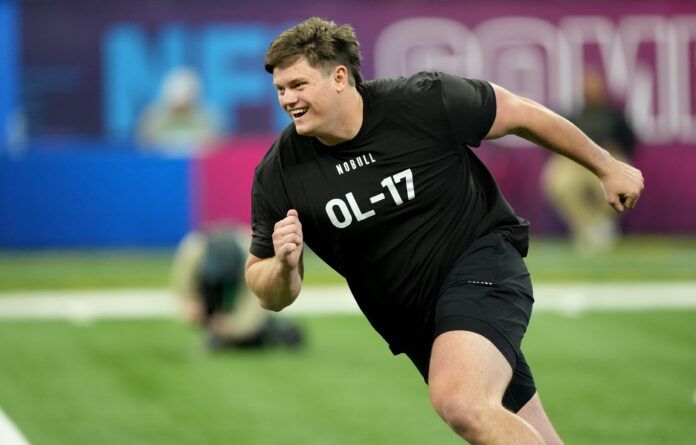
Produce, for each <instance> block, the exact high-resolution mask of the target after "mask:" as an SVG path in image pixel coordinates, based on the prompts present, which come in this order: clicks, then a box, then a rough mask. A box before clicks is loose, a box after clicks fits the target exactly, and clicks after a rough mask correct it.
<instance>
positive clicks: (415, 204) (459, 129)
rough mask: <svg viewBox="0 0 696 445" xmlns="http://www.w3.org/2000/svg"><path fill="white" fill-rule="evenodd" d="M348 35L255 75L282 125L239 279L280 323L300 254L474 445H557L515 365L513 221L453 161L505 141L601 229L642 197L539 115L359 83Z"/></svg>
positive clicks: (418, 89)
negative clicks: (581, 175)
mask: <svg viewBox="0 0 696 445" xmlns="http://www.w3.org/2000/svg"><path fill="white" fill-rule="evenodd" d="M358 47H359V43H358V40H357V39H356V36H355V33H354V31H353V29H352V27H350V26H349V25H341V26H338V25H336V24H335V23H334V22H330V21H325V20H322V19H319V18H316V17H315V18H310V19H308V20H306V21H305V22H303V23H301V24H299V25H297V26H295V27H293V28H291V29H289V30H287V31H285V32H283V33H282V34H281V35H280V36H278V37H277V38H276V39H275V40H274V41H273V42H272V43H271V45H270V48H269V50H268V52H267V54H266V60H265V63H266V70H267V71H268V72H269V73H272V74H273V84H274V86H275V87H276V89H277V91H278V99H279V101H280V105H281V106H282V107H283V109H284V110H286V112H287V113H288V115H289V116H290V117H291V119H292V124H291V125H289V126H288V127H287V128H286V129H285V130H284V131H283V133H282V134H281V135H280V137H279V138H278V140H277V141H276V142H275V143H274V144H273V146H272V147H271V149H270V150H269V152H268V153H267V155H266V156H265V158H264V159H263V160H262V161H261V162H260V164H259V165H258V167H257V169H256V173H255V178H254V185H253V203H252V210H253V239H252V244H251V249H250V251H251V255H250V256H249V258H248V260H247V265H246V279H247V283H248V285H249V287H250V288H251V289H252V290H253V291H254V293H256V294H257V296H258V297H259V299H260V302H261V305H262V306H263V307H265V308H267V309H270V310H273V311H279V310H281V309H283V308H284V307H286V306H288V305H289V304H291V303H292V302H293V301H294V300H295V298H296V297H297V296H298V294H299V293H300V289H301V286H302V276H303V265H302V251H303V246H304V243H307V245H308V246H310V247H311V248H312V250H313V251H314V252H316V254H317V255H319V256H320V257H321V258H322V259H323V260H324V261H325V262H326V263H328V264H329V265H330V266H331V267H332V268H334V269H335V270H336V271H338V272H339V273H340V274H341V275H342V276H343V277H345V279H346V281H347V283H348V285H349V287H350V289H351V291H352V293H353V295H354V297H355V299H356V301H357V303H358V305H359V306H360V308H361V309H362V311H363V313H364V314H365V316H366V317H367V319H368V320H369V321H370V323H371V324H372V326H373V327H374V328H375V329H376V330H377V331H378V332H379V333H380V334H381V335H382V337H383V338H384V339H385V340H386V341H387V343H388V344H389V347H390V349H391V350H392V352H393V353H394V354H399V353H405V354H407V356H408V357H409V358H410V359H411V360H412V361H413V362H414V364H415V366H416V367H417V368H418V370H419V371H420V372H421V374H422V375H423V378H424V379H425V381H426V382H427V383H428V388H429V394H430V398H431V400H432V403H433V406H434V408H435V410H436V411H437V413H438V414H439V415H440V416H441V417H442V418H443V419H444V420H445V421H446V422H447V423H448V424H449V425H450V426H451V428H452V429H453V430H454V431H455V432H456V433H457V434H459V435H460V436H461V437H463V438H464V439H466V440H468V441H469V442H471V443H473V444H504V443H505V444H508V443H509V444H543V443H546V444H559V443H562V442H561V439H560V438H559V437H558V435H557V434H556V432H555V430H554V428H553V426H552V425H551V423H550V421H549V420H548V417H547V416H546V414H545V412H544V409H543V408H542V404H541V400H540V398H539V396H538V394H537V391H536V388H535V385H534V380H533V378H532V374H531V371H530V369H529V366H528V365H527V363H526V361H525V358H524V355H523V354H522V352H521V350H520V345H521V342H522V337H523V336H524V333H525V331H526V328H527V325H528V322H529V318H530V315H531V311H532V303H533V298H532V288H531V281H530V278H529V273H528V272H527V269H526V267H525V264H524V261H523V259H522V258H523V257H524V256H525V255H526V254H527V247H528V233H529V224H528V223H527V221H525V220H524V219H522V218H520V217H518V216H516V215H515V213H514V211H513V210H512V208H511V207H510V205H509V204H508V203H507V202H506V201H505V199H504V198H503V196H502V195H501V193H500V191H499V189H498V187H497V185H496V183H495V181H494V179H493V177H492V176H491V174H490V173H489V172H488V170H487V169H486V168H485V167H484V165H483V164H482V163H481V161H480V160H479V159H478V158H477V157H476V156H475V155H474V153H473V152H472V151H471V149H470V148H469V147H477V146H479V144H480V143H481V141H482V140H483V139H495V138H499V137H502V136H504V135H507V134H516V135H518V136H521V137H523V138H525V139H528V140H531V141H533V142H535V143H537V144H539V145H541V146H543V147H546V148H548V149H550V150H552V151H554V152H556V153H559V154H562V155H564V156H566V157H569V158H571V159H573V160H575V161H576V162H578V163H580V164H582V165H583V166H585V167H586V168H587V169H589V170H590V171H592V172H593V173H594V174H595V175H596V176H597V177H598V178H599V180H600V181H601V183H602V185H603V187H604V190H605V194H606V199H607V201H608V202H609V204H610V205H611V206H612V207H614V208H615V209H616V210H617V211H619V212H623V211H624V209H627V208H632V207H633V206H634V205H635V203H636V201H637V199H638V197H639V196H640V193H641V191H642V189H643V179H642V176H641V173H640V171H638V170H636V169H635V168H633V167H630V166H629V165H626V164H624V163H621V162H619V161H618V160H616V159H614V158H613V157H612V156H611V155H610V154H609V153H608V152H607V151H606V150H604V149H602V148H600V147H599V146H597V145H596V144H595V143H593V142H592V141H591V140H590V139H589V138H588V137H587V136H585V135H584V134H583V133H582V132H581V131H580V130H578V129H577V128H576V127H575V126H573V125H572V124H571V123H570V122H568V121H567V120H565V119H564V118H562V117H560V116H559V115H557V114H555V113H553V112H551V111H549V110H548V109H546V108H544V107H543V106H541V105H539V104H537V103H535V102H533V101H531V100H529V99H525V98H522V97H519V96H516V95H514V94H512V93H510V92H508V91H506V90H505V89H504V88H501V87H499V86H497V85H494V84H491V83H488V82H484V81H480V80H469V79H461V78H458V77H455V76H451V75H448V74H444V73H419V74H416V75H414V76H412V77H409V78H399V79H381V80H374V81H368V82H366V81H364V80H363V79H362V76H361V74H360V71H359V68H360V59H361V56H360V52H359V49H358Z"/></svg>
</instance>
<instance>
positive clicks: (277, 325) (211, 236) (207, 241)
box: [172, 227, 302, 350]
mask: <svg viewBox="0 0 696 445" xmlns="http://www.w3.org/2000/svg"><path fill="white" fill-rule="evenodd" d="M250 239H251V235H250V234H249V233H246V232H245V231H244V230H242V229H240V228H229V227H226V228H220V229H216V230H211V231H207V232H191V233H190V234H188V235H187V236H186V237H185V238H184V239H183V240H182V242H181V243H180V244H179V247H178V249H177V251H176V254H175V257H174V265H173V269H172V284H173V287H174V291H175V293H176V294H177V296H178V297H179V298H180V300H181V302H182V308H183V316H184V318H185V319H186V321H188V322H191V323H195V324H199V325H201V326H203V327H204V328H205V330H206V334H207V339H206V341H207V345H208V346H209V347H210V348H211V349H214V350H220V349H225V348H264V347H269V346H286V347H298V346H300V345H301V344H302V333H301V331H300V330H299V328H298V327H297V326H295V325H294V324H293V323H291V322H290V321H287V320H285V319H281V318H278V317H275V316H272V315H271V313H270V312H267V311H266V310H264V309H262V308H261V306H260V305H259V302H258V300H257V298H256V296H254V294H253V293H251V292H250V291H249V290H248V289H247V287H246V285H245V283H244V263H245V262H246V253H245V252H246V249H245V248H244V247H243V246H247V247H248V245H249V242H250Z"/></svg>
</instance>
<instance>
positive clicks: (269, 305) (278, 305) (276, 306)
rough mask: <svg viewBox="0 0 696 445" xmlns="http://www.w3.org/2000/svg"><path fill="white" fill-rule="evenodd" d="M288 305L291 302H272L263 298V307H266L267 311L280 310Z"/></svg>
mask: <svg viewBox="0 0 696 445" xmlns="http://www.w3.org/2000/svg"><path fill="white" fill-rule="evenodd" d="M288 306H289V304H286V303H284V302H277V301H275V302H270V301H266V300H261V307H262V308H264V309H266V310H267V311H272V312H280V311H282V310H283V309H285V308H286V307H288Z"/></svg>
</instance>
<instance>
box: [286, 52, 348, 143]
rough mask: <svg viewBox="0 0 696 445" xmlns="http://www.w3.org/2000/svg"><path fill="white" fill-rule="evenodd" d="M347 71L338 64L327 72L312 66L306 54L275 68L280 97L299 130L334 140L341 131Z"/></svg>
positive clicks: (308, 134)
mask: <svg viewBox="0 0 696 445" xmlns="http://www.w3.org/2000/svg"><path fill="white" fill-rule="evenodd" d="M344 70H345V69H344ZM337 71H338V73H337ZM343 72H344V71H341V70H340V68H336V69H334V70H333V71H332V72H331V73H330V74H328V75H327V74H326V73H325V72H324V71H322V70H320V69H317V68H314V67H312V66H310V65H309V63H307V60H306V59H305V58H304V57H300V58H299V59H298V60H297V61H295V62H293V63H292V64H289V65H287V66H283V67H275V68H274V70H273V85H274V86H275V88H276V90H277V91H278V101H279V102H280V106H281V107H283V109H284V110H285V112H286V113H288V115H289V116H290V118H291V119H292V121H293V123H294V124H295V129H296V130H297V133H298V134H301V135H303V136H314V137H318V138H319V139H322V140H324V139H326V140H330V139H332V137H334V136H336V135H337V132H339V131H340V130H339V128H338V126H339V122H340V116H341V112H342V107H341V104H340V99H339V95H340V91H341V90H342V89H343V88H344V87H345V85H344V83H347V79H344V78H343V77H342V73H343ZM344 77H345V76H344Z"/></svg>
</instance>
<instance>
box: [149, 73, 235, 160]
mask: <svg viewBox="0 0 696 445" xmlns="http://www.w3.org/2000/svg"><path fill="white" fill-rule="evenodd" d="M221 133H222V129H221V126H220V124H219V121H218V119H217V118H216V116H215V114H214V113H213V112H212V111H211V110H209V109H207V108H206V107H205V106H204V105H203V104H202V103H201V83H200V79H199V76H198V73H196V71H195V70H193V69H191V68H183V67H180V68H175V69H173V70H171V71H170V72H169V73H168V74H167V75H166V76H165V78H164V81H163V82H162V88H161V91H160V94H159V97H158V98H157V99H156V100H155V101H154V102H153V103H152V104H150V105H149V106H148V107H147V109H146V110H145V112H144V113H143V114H142V116H141V118H140V122H139V124H138V134H137V138H138V141H139V142H140V143H141V144H143V145H144V146H146V147H151V148H156V149H159V150H161V151H163V152H165V153H167V154H172V155H190V154H196V153H200V152H201V151H202V150H204V149H205V146H206V145H207V144H208V143H210V142H211V141H213V140H215V139H216V138H217V137H219V136H220V135H221Z"/></svg>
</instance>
